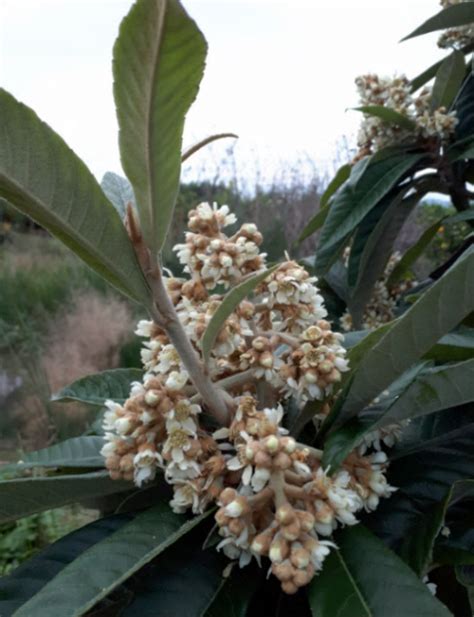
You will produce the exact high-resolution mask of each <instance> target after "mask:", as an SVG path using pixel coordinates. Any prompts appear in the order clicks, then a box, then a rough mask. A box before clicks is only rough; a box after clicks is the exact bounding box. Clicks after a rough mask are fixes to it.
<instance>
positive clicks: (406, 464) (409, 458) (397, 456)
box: [365, 404, 474, 551]
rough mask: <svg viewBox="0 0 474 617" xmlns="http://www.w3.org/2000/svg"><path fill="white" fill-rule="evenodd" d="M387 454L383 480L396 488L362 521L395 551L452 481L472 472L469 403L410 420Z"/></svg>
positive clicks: (473, 422) (473, 417) (473, 416)
mask: <svg viewBox="0 0 474 617" xmlns="http://www.w3.org/2000/svg"><path fill="white" fill-rule="evenodd" d="M390 459H391V463H390V466H389V469H388V480H389V482H390V484H392V485H393V486H395V487H397V489H398V490H397V491H396V492H395V493H394V494H393V495H392V496H391V497H390V499H387V500H385V499H384V500H382V501H381V503H380V504H379V507H378V508H377V510H376V511H375V512H371V513H370V515H367V516H366V518H365V524H367V525H368V526H369V527H370V528H371V529H372V530H373V531H375V533H376V534H377V535H378V536H379V537H381V538H382V539H383V540H384V542H386V543H387V544H388V545H389V546H390V547H391V548H392V549H394V550H397V551H400V550H401V547H402V545H403V543H404V542H406V541H407V538H409V537H410V536H411V535H412V534H415V533H417V529H419V527H420V525H421V526H422V521H423V520H425V517H426V516H427V515H429V514H430V513H432V512H434V511H435V510H436V508H438V506H439V503H440V502H441V501H442V500H444V499H445V498H446V496H447V495H448V492H449V491H450V489H451V487H452V485H453V484H454V483H455V482H457V481H459V480H467V479H470V478H472V477H474V408H473V406H472V404H468V405H465V406H463V407H457V408H451V409H449V410H446V411H443V412H439V413H436V414H430V415H428V416H422V417H420V418H417V419H415V420H413V421H412V423H411V424H410V425H409V426H408V427H407V428H406V429H405V431H404V437H403V440H402V441H401V443H400V444H399V445H398V446H396V447H395V448H394V449H393V450H392V451H391V452H390Z"/></svg>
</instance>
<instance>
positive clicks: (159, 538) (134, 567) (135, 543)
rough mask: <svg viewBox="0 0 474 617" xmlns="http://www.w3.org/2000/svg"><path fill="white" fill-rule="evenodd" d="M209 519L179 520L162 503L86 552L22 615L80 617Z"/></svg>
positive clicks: (56, 577)
mask: <svg viewBox="0 0 474 617" xmlns="http://www.w3.org/2000/svg"><path fill="white" fill-rule="evenodd" d="M208 514H209V512H208V513H206V514H203V515H201V516H196V517H194V518H192V519H191V520H188V521H187V520H186V518H185V517H184V516H182V515H179V514H174V513H173V512H172V511H171V509H170V507H169V505H168V504H167V503H166V502H164V501H163V502H162V503H159V504H157V505H156V506H154V507H153V508H151V509H150V510H147V511H145V512H143V513H142V514H139V515H138V516H136V517H135V519H134V520H133V521H131V522H129V523H127V524H126V525H124V526H123V527H121V528H120V529H119V530H118V531H116V532H115V533H112V534H111V535H109V536H108V537H106V538H105V539H104V540H102V541H101V542H98V543H97V544H94V545H93V546H91V547H90V548H88V549H87V550H85V551H84V552H83V553H82V554H81V555H80V556H79V557H78V558H77V559H76V560H75V561H73V562H72V563H70V564H68V565H67V566H66V567H65V568H64V569H62V570H61V571H60V572H59V573H58V574H57V575H56V576H55V577H54V578H53V579H52V580H51V581H50V582H49V583H47V584H46V585H45V586H44V587H43V588H42V589H41V591H40V592H39V593H37V594H36V595H35V596H33V597H32V598H31V600H29V601H28V602H27V603H26V604H24V605H23V606H22V607H21V608H20V609H19V610H18V611H17V613H16V615H17V616H18V617H33V616H36V615H39V614H40V613H41V610H42V607H45V606H47V607H48V617H64V616H65V615H70V616H71V617H76V616H77V617H79V616H80V615H83V614H84V613H86V611H88V610H89V609H91V608H92V607H93V606H94V605H95V604H97V602H98V601H99V600H101V599H102V598H104V597H105V596H107V595H108V594H109V593H110V592H111V591H112V590H113V589H115V588H116V587H117V586H118V585H120V584H121V583H122V582H123V581H125V580H127V579H128V578H129V577H130V576H131V575H132V574H134V573H135V572H137V571H138V570H139V569H140V568H142V567H143V566H144V565H146V564H147V563H149V562H150V561H151V560H152V559H154V558H155V557H157V556H158V555H159V554H160V553H162V552H163V551H164V550H165V549H166V548H168V547H169V546H171V545H172V544H174V543H175V542H176V541H177V540H178V539H179V538H180V537H181V536H183V535H185V534H186V533H188V531H190V530H191V529H192V528H193V527H195V526H196V525H198V524H199V523H200V522H201V521H202V520H203V519H204V518H205V517H207V516H208Z"/></svg>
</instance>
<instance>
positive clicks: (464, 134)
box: [453, 2, 474, 141]
mask: <svg viewBox="0 0 474 617" xmlns="http://www.w3.org/2000/svg"><path fill="white" fill-rule="evenodd" d="M469 4H471V5H472V8H473V10H474V2H470V3H469ZM459 6H461V5H459ZM453 8H454V7H453ZM453 110H454V111H455V112H456V117H457V118H458V123H457V125H456V130H455V137H456V140H457V141H461V140H466V139H467V138H468V137H470V136H472V135H474V73H473V72H472V71H471V73H470V74H469V76H468V78H467V79H466V81H465V82H464V84H463V87H462V88H461V91H460V92H459V95H458V97H457V99H456V102H455V103H454V106H453Z"/></svg>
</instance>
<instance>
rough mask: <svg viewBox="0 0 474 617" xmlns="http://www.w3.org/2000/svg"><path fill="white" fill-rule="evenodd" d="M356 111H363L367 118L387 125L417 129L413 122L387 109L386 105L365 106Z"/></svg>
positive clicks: (389, 108)
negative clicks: (372, 118)
mask: <svg viewBox="0 0 474 617" xmlns="http://www.w3.org/2000/svg"><path fill="white" fill-rule="evenodd" d="M354 111H361V112H362V113H364V114H366V115H367V116H374V117H375V118H379V119H380V120H383V121H384V122H386V123H387V124H396V125H397V126H401V127H402V128H405V129H414V128H415V127H416V124H415V123H414V122H413V120H410V118H407V116H404V115H403V114H401V113H399V112H398V111H395V109H392V108H391V107H385V106H384V105H363V106H362V107H354Z"/></svg>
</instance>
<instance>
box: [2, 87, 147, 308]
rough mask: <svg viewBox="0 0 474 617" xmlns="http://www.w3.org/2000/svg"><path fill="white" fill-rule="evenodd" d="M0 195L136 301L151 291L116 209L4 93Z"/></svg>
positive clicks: (68, 153) (54, 138) (46, 130)
mask: <svg viewBox="0 0 474 617" xmlns="http://www.w3.org/2000/svg"><path fill="white" fill-rule="evenodd" d="M0 197H3V198H5V199H6V200H7V201H8V202H9V203H10V204H12V205H13V206H14V207H15V208H17V209H18V210H20V211H21V212H23V213H24V214H26V215H27V216H29V217H31V218H32V219H34V220H35V221H36V222H37V223H39V224H40V225H41V226H42V227H45V228H46V229H47V230H48V231H49V232H51V233H52V234H53V235H55V236H56V237H57V238H59V240H61V242H63V243H64V244H66V246H68V247H69V248H70V249H71V250H72V251H74V252H75V253H76V254H77V255H78V256H79V257H80V258H81V259H83V260H84V261H85V262H86V263H87V265H89V266H90V267H91V268H92V269H93V270H95V271H96V272H98V273H99V274H100V275H101V276H103V277H104V278H105V279H106V280H108V281H109V282H110V283H112V285H114V286H115V287H117V289H119V290H120V291H122V292H123V293H124V294H126V295H128V296H130V297H131V298H133V299H134V300H136V301H138V302H141V303H142V304H144V305H146V306H149V305H150V302H151V292H150V290H149V288H148V285H147V283H146V281H145V278H144V276H143V273H142V271H141V269H140V266H139V265H138V261H137V259H136V257H135V253H134V251H133V247H132V245H131V243H130V240H129V238H128V236H127V232H126V231H125V227H124V226H123V224H122V221H121V220H120V217H119V215H118V214H117V212H116V211H115V210H114V207H113V206H112V204H111V203H110V202H109V200H108V199H107V198H106V197H105V195H104V193H103V192H102V189H101V188H100V186H99V184H98V182H97V181H96V180H95V178H94V177H93V175H92V174H91V173H90V171H89V170H88V169H87V167H86V166H85V165H84V163H83V162H82V161H81V160H80V159H79V158H78V157H77V156H76V154H74V152H73V151H72V150H71V149H70V148H69V147H68V146H67V145H66V143H65V142H64V141H63V140H62V139H61V137H59V135H57V134H56V133H55V132H54V131H53V130H52V129H51V128H50V127H49V126H48V125H47V124H45V123H44V122H42V121H41V120H40V119H39V118H38V117H37V115H36V114H35V113H34V112H33V111H32V110H31V109H29V108H28V107H26V106H25V105H23V104H22V103H19V102H18V101H17V100H16V99H15V98H14V97H13V96H12V95H11V94H9V93H8V92H6V91H5V90H2V89H0Z"/></svg>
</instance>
